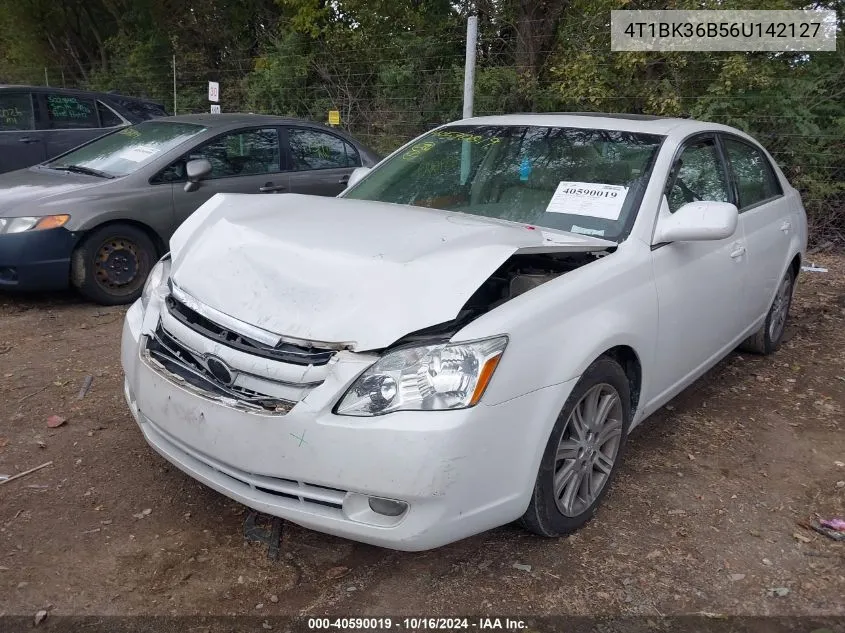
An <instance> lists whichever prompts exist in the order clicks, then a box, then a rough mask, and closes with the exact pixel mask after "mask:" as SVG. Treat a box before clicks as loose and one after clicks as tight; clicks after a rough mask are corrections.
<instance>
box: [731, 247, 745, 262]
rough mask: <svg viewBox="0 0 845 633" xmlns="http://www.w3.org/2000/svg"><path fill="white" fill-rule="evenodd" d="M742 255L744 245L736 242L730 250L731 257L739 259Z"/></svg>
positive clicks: (743, 253)
mask: <svg viewBox="0 0 845 633" xmlns="http://www.w3.org/2000/svg"><path fill="white" fill-rule="evenodd" d="M743 255H745V247H744V246H743V245H742V244H737V245H736V248H734V250H732V251H731V257H733V258H734V259H739V258H740V257H742V256H743Z"/></svg>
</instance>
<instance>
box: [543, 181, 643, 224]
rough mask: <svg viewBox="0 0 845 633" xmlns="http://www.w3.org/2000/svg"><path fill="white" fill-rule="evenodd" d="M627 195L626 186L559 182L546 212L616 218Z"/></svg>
mask: <svg viewBox="0 0 845 633" xmlns="http://www.w3.org/2000/svg"><path fill="white" fill-rule="evenodd" d="M627 195H628V187H623V186H622V185H603V184H601V183H596V182H561V183H560V184H559V185H558V186H557V189H556V190H555V193H554V195H553V196H552V199H551V201H550V202H549V206H547V207H546V212H547V213H569V214H571V215H585V216H588V217H591V218H604V219H606V220H618V219H619V214H620V213H622V205H623V204H624V203H625V197H626V196H627Z"/></svg>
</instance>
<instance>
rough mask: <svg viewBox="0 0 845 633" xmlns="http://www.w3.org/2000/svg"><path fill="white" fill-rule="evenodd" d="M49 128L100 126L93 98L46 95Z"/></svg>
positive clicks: (67, 128) (68, 128)
mask: <svg viewBox="0 0 845 633" xmlns="http://www.w3.org/2000/svg"><path fill="white" fill-rule="evenodd" d="M46 105H47V128H48V129H53V130H73V129H85V128H97V127H100V122H99V119H98V117H97V106H96V105H95V103H94V100H93V99H87V98H85V97H73V96H68V95H63V94H55V93H53V94H50V93H47V95H46Z"/></svg>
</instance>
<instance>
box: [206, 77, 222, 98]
mask: <svg viewBox="0 0 845 633" xmlns="http://www.w3.org/2000/svg"><path fill="white" fill-rule="evenodd" d="M208 100H209V101H214V102H215V103H216V102H218V101H220V84H219V83H217V82H216V81H209V82H208Z"/></svg>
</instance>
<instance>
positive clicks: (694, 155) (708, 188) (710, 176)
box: [666, 139, 728, 213]
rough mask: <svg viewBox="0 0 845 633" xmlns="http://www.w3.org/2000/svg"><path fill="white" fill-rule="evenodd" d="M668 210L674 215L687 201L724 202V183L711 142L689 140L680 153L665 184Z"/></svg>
mask: <svg viewBox="0 0 845 633" xmlns="http://www.w3.org/2000/svg"><path fill="white" fill-rule="evenodd" d="M666 198H667V200H668V201H669V211H671V212H672V213H674V212H675V211H677V210H678V209H680V208H681V207H682V206H683V205H684V204H686V203H687V202H695V201H697V200H711V201H715V202H727V201H728V184H727V182H726V181H725V171H724V169H723V168H722V161H721V159H720V158H719V151H718V149H717V148H716V142H715V141H714V140H713V139H702V140H698V141H693V142H692V143H691V144H690V145H687V146H686V148H685V149H684V151H683V153H682V154H681V156H680V158H679V159H678V161H677V162H676V163H675V166H674V167H673V168H672V173H671V175H670V177H669V183H668V185H667V191H666Z"/></svg>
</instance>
